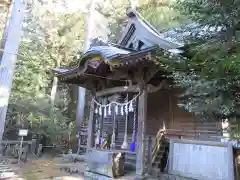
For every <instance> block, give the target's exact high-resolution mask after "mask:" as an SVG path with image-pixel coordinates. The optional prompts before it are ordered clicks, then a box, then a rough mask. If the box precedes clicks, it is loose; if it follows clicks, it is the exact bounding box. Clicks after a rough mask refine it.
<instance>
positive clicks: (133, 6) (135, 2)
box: [128, 0, 138, 10]
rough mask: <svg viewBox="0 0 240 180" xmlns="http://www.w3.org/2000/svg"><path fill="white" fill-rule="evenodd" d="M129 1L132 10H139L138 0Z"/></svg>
mask: <svg viewBox="0 0 240 180" xmlns="http://www.w3.org/2000/svg"><path fill="white" fill-rule="evenodd" d="M128 1H129V4H130V8H131V9H134V10H135V9H136V8H137V5H138V2H137V0H128Z"/></svg>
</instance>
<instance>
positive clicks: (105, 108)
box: [103, 106, 107, 117]
mask: <svg viewBox="0 0 240 180" xmlns="http://www.w3.org/2000/svg"><path fill="white" fill-rule="evenodd" d="M103 115H104V117H106V116H107V107H106V106H104V114H103Z"/></svg>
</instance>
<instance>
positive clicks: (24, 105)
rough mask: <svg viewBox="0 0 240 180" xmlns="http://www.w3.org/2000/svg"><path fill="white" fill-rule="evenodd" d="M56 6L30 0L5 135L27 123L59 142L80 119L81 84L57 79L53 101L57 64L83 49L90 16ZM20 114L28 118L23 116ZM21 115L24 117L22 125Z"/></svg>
mask: <svg viewBox="0 0 240 180" xmlns="http://www.w3.org/2000/svg"><path fill="white" fill-rule="evenodd" d="M52 4H54V3H53V1H34V2H29V3H28V7H27V11H28V13H27V14H26V15H27V16H26V18H25V23H24V35H23V38H22V43H21V46H20V49H19V56H18V58H19V60H18V63H17V65H16V69H15V75H14V81H13V88H12V93H11V99H10V104H9V108H8V114H7V122H6V127H7V128H6V130H5V134H6V133H7V132H8V129H9V128H10V129H12V127H14V128H20V127H23V126H24V127H25V128H30V130H31V131H32V132H34V133H45V134H46V135H47V136H48V137H50V139H51V140H52V141H53V142H56V140H57V139H56V137H60V136H66V137H68V132H69V130H70V129H71V131H73V129H74V127H72V126H71V128H70V127H69V125H70V124H72V123H74V120H75V116H74V114H75V111H76V99H77V98H76V91H74V89H77V87H74V86H68V85H64V84H58V83H57V92H56V94H53V96H54V97H53V98H54V104H51V100H50V99H51V98H52V97H51V96H52V94H51V91H52V88H53V73H52V68H55V67H58V66H68V65H69V64H70V63H72V61H74V58H75V56H76V54H78V53H79V51H81V50H82V47H83V39H84V18H85V15H84V14H83V13H81V12H77V13H76V12H70V13H60V12H55V11H54V9H52V6H51V5H52ZM69 107H71V108H69ZM20 115H21V117H22V118H20V119H19V118H17V117H19V116H20ZM15 119H18V121H19V122H18V123H17V124H19V125H17V126H14V124H15V123H16V121H15ZM15 131H16V129H15ZM8 135H9V134H8ZM9 136H11V135H9Z"/></svg>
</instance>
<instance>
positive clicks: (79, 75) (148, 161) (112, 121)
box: [55, 9, 221, 178]
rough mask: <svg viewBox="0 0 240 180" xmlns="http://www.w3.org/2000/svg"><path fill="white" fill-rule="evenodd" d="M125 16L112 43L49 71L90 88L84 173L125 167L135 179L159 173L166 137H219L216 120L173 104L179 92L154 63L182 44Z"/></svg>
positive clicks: (129, 13) (133, 14)
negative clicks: (203, 118)
mask: <svg viewBox="0 0 240 180" xmlns="http://www.w3.org/2000/svg"><path fill="white" fill-rule="evenodd" d="M127 16H128V24H127V26H126V27H125V30H124V32H123V33H122V37H121V38H120V39H119V41H118V44H114V45H113V44H103V43H95V44H92V46H91V47H90V48H89V50H88V51H87V52H86V53H85V54H84V55H83V56H82V58H81V60H80V61H79V62H78V64H77V65H76V66H74V67H71V68H60V69H55V73H56V76H57V77H58V78H59V80H60V82H63V83H69V84H76V85H79V86H82V87H85V88H86V89H88V90H90V91H91V92H92V96H93V98H92V102H91V110H90V116H89V122H88V138H87V154H88V157H89V158H88V162H87V163H88V165H89V171H91V172H94V173H98V174H102V175H106V176H109V177H117V176H120V175H122V174H123V173H124V168H125V169H128V170H130V169H131V170H133V171H136V176H137V177H140V178H143V177H144V176H145V175H146V174H152V175H153V174H155V176H159V174H160V173H161V172H163V171H164V170H165V167H166V165H167V159H168V152H169V148H168V146H169V139H171V138H175V139H176V138H178V139H201V140H212V141H219V136H220V135H221V124H219V123H217V122H201V121H199V120H198V119H196V117H194V115H192V114H191V113H187V112H185V111H183V110H182V109H180V108H178V106H177V101H178V95H179V94H180V93H181V91H179V90H177V89H173V88H170V86H169V85H170V84H171V83H172V80H171V79H169V78H167V76H166V75H167V74H166V72H163V71H161V70H160V69H159V67H158V66H157V65H156V56H158V57H161V56H162V55H169V56H171V55H172V54H174V55H176V54H179V55H182V54H181V53H182V51H181V47H182V46H183V45H182V44H181V43H179V42H174V41H172V40H170V38H165V37H164V36H163V35H162V34H161V33H159V32H158V31H157V30H156V29H154V28H153V27H152V26H151V25H150V24H149V23H148V22H146V21H145V20H144V19H143V18H142V17H141V16H140V15H139V13H138V12H136V11H135V10H132V9H128V10H127ZM94 164H95V165H94ZM96 164H98V165H96ZM101 164H102V165H101ZM115 167H118V168H115ZM116 169H117V170H116ZM113 171H114V172H113Z"/></svg>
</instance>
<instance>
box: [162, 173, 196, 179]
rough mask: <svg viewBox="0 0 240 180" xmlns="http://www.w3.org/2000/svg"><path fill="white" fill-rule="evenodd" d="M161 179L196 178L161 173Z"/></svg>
mask: <svg viewBox="0 0 240 180" xmlns="http://www.w3.org/2000/svg"><path fill="white" fill-rule="evenodd" d="M159 179H160V180H195V179H191V178H186V177H181V176H175V175H171V174H161V175H160V178H159Z"/></svg>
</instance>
